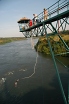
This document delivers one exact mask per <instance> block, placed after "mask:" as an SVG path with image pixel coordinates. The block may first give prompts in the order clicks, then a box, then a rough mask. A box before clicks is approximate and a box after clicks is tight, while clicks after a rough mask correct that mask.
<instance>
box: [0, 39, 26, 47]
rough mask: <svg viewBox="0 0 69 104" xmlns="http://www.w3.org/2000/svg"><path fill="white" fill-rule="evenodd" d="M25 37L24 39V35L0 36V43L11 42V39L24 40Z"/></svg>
mask: <svg viewBox="0 0 69 104" xmlns="http://www.w3.org/2000/svg"><path fill="white" fill-rule="evenodd" d="M25 39H26V38H25V37H11V38H0V45H2V44H6V43H9V42H13V41H20V40H25Z"/></svg>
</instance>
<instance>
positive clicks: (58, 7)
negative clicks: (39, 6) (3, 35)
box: [20, 0, 69, 31]
mask: <svg viewBox="0 0 69 104" xmlns="http://www.w3.org/2000/svg"><path fill="white" fill-rule="evenodd" d="M46 10H47V12H48V13H47V19H50V18H52V17H54V16H56V15H59V14H60V13H62V12H65V11H67V10H69V0H64V1H63V0H58V1H57V2H56V3H54V4H53V5H52V6H50V7H49V8H47V9H46ZM35 18H36V17H35ZM47 19H46V20H47ZM37 20H38V21H39V22H36V24H38V23H40V22H43V21H46V20H44V11H42V12H41V13H40V14H38V15H37ZM32 22H33V19H32ZM36 24H35V25H36ZM32 26H33V25H32ZM24 27H25V28H24V29H28V28H30V27H29V23H27V24H25V25H24ZM22 30H23V27H21V30H20V31H22Z"/></svg>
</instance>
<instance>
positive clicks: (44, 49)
mask: <svg viewBox="0 0 69 104" xmlns="http://www.w3.org/2000/svg"><path fill="white" fill-rule="evenodd" d="M61 37H62V38H63V39H64V41H65V42H66V44H67V45H68V46H69V34H65V35H64V34H61ZM49 40H50V42H51V46H52V50H53V51H54V53H55V54H60V53H63V52H66V49H65V47H64V45H63V43H62V42H61V40H60V39H59V37H58V36H57V35H55V36H50V37H49ZM35 49H36V50H38V52H41V53H43V54H46V55H47V54H50V49H49V46H48V41H47V38H46V36H41V37H40V38H39V40H38V42H37V44H36V45H35ZM67 56H69V55H67Z"/></svg>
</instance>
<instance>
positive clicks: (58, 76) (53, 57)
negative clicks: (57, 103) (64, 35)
mask: <svg viewBox="0 0 69 104" xmlns="http://www.w3.org/2000/svg"><path fill="white" fill-rule="evenodd" d="M44 29H45V33H46V36H47V41H48V45H49V48H50V52H51V55H52V59H53V62H54V66H55V70H56V74H57V78H58V82H59V86H60V89H61V93H62V96H63V100H64V103H65V104H67V100H66V96H65V93H64V90H63V86H62V83H61V79H60V75H59V72H58V67H57V64H56V60H55V56H54V53H53V51H52V47H51V44H50V41H49V38H48V34H47V31H46V28H45V24H44Z"/></svg>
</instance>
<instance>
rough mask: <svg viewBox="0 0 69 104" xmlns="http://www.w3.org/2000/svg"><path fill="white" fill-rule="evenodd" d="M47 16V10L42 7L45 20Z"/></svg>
mask: <svg viewBox="0 0 69 104" xmlns="http://www.w3.org/2000/svg"><path fill="white" fill-rule="evenodd" d="M47 17H48V11H47V10H46V9H45V8H44V20H47Z"/></svg>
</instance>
